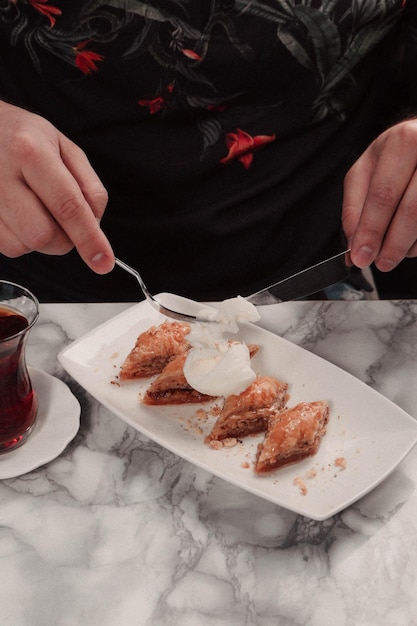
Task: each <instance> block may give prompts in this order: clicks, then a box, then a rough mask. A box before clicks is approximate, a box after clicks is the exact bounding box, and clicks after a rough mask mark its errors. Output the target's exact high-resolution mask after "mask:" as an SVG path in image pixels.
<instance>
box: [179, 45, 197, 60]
mask: <svg viewBox="0 0 417 626" xmlns="http://www.w3.org/2000/svg"><path fill="white" fill-rule="evenodd" d="M182 53H183V55H184V56H186V57H188V58H189V59H193V61H201V60H202V59H201V56H200V55H199V54H197V52H194V50H190V49H189V48H183V50H182Z"/></svg>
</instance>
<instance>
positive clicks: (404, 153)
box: [347, 132, 416, 267]
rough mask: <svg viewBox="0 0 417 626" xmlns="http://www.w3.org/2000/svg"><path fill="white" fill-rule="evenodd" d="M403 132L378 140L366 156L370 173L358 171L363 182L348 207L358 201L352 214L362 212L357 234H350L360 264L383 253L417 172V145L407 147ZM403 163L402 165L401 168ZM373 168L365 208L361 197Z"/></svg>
mask: <svg viewBox="0 0 417 626" xmlns="http://www.w3.org/2000/svg"><path fill="white" fill-rule="evenodd" d="M402 135H403V133H399V132H398V133H395V134H393V135H391V136H390V137H389V138H388V137H385V139H383V140H380V141H379V142H374V144H373V145H372V146H371V147H370V149H369V151H368V154H367V155H366V158H367V159H368V161H367V164H366V165H367V167H366V168H365V172H366V173H363V174H362V173H359V174H358V173H356V176H357V178H358V179H359V180H360V181H361V186H360V187H359V192H358V194H359V195H358V198H357V199H354V200H353V201H352V199H351V198H348V199H347V203H348V207H349V206H350V207H351V206H352V205H351V204H350V203H352V202H353V203H356V204H354V208H353V210H352V209H351V213H352V212H353V213H354V214H355V215H358V214H359V215H360V217H359V221H358V222H357V225H356V229H355V230H354V233H353V236H352V234H351V233H349V234H350V241H351V258H352V261H353V262H354V263H355V265H357V266H359V267H365V266H367V265H370V264H371V263H372V262H373V261H374V260H375V258H376V257H377V255H378V254H379V252H380V249H381V247H382V244H383V241H384V236H385V233H386V231H387V229H388V226H389V224H390V222H391V220H392V218H393V215H394V214H395V212H396V210H397V207H398V205H399V203H400V200H401V196H402V194H403V190H404V189H406V188H407V186H408V184H409V182H410V180H411V178H412V176H413V174H414V171H415V167H416V155H415V147H414V146H415V144H414V145H412V146H410V147H409V149H407V146H405V145H404V141H400V138H401V136H402ZM399 162H401V168H398V163H399ZM359 165H361V164H360V163H359ZM369 168H373V173H372V175H371V177H370V178H369V186H368V189H367V191H366V195H365V198H364V200H363V206H362V207H361V206H360V202H361V196H362V197H363V194H364V192H365V188H364V186H365V187H366V177H367V176H368V177H369ZM350 185H351V186H353V187H354V186H355V185H354V181H353V182H352V180H351V181H350ZM351 194H353V195H354V194H355V192H354V191H351ZM350 226H351V224H350Z"/></svg>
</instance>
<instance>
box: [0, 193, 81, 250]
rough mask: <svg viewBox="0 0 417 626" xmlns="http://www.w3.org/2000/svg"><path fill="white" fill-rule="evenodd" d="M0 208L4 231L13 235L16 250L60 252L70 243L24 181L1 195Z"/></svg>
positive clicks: (68, 247) (66, 248)
mask: <svg viewBox="0 0 417 626" xmlns="http://www.w3.org/2000/svg"><path fill="white" fill-rule="evenodd" d="M1 212H2V221H3V224H4V226H5V228H6V227H7V229H8V233H12V234H13V239H15V240H17V241H19V243H20V247H21V249H22V251H21V253H20V254H25V253H27V252H32V251H34V250H36V251H38V252H43V253H44V254H58V255H62V254H66V253H67V252H69V250H71V248H73V247H74V246H73V244H72V242H71V241H70V239H69V238H68V237H67V236H66V234H65V233H64V231H63V230H62V229H61V228H60V226H59V225H58V224H57V223H56V221H55V220H54V219H53V218H52V216H51V215H50V214H49V212H48V211H47V210H46V208H45V207H44V206H43V204H42V203H41V202H40V201H39V198H38V197H37V196H36V195H35V194H34V193H33V191H32V190H31V189H28V188H27V187H26V185H25V184H24V183H18V184H17V185H16V186H15V187H13V195H12V196H11V197H8V196H7V194H5V195H4V197H3V198H2V204H1ZM2 249H4V246H3V248H2ZM16 256H19V254H17V255H16Z"/></svg>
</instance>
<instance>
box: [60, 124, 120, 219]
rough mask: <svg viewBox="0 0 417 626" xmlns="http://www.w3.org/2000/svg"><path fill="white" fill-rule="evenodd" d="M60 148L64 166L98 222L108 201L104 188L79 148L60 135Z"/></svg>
mask: <svg viewBox="0 0 417 626" xmlns="http://www.w3.org/2000/svg"><path fill="white" fill-rule="evenodd" d="M60 148H61V159H62V161H63V163H64V165H65V166H66V167H67V169H68V170H69V172H71V174H72V176H73V177H74V179H75V180H76V181H77V183H78V185H79V187H80V189H81V192H82V194H83V196H84V198H85V199H86V201H87V204H88V205H89V206H90V208H91V210H92V212H93V214H94V216H95V217H96V218H98V219H99V220H100V219H101V218H102V217H103V214H104V211H105V209H106V206H107V201H108V194H107V190H106V188H105V187H104V185H103V183H102V182H101V180H100V178H99V177H98V175H97V174H96V172H95V170H94V169H93V168H92V167H91V164H90V162H89V160H88V158H87V155H86V154H85V152H84V151H83V150H81V148H79V147H78V146H77V145H75V144H74V143H73V142H72V141H70V140H69V139H67V138H66V137H65V136H62V135H61V136H60Z"/></svg>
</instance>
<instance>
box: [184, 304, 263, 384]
mask: <svg viewBox="0 0 417 626" xmlns="http://www.w3.org/2000/svg"><path fill="white" fill-rule="evenodd" d="M259 319H260V316H259V314H258V311H257V310H256V307H255V306H254V305H253V304H251V303H249V302H247V301H246V300H245V299H244V298H241V297H240V296H238V297H237V298H230V299H228V300H225V301H223V302H221V303H220V304H219V305H218V308H217V310H215V311H214V312H213V314H212V315H211V314H210V320H213V321H216V322H218V323H217V324H213V323H212V322H211V323H210V324H193V325H192V328H191V332H190V333H189V335H188V336H187V339H188V340H189V342H190V344H191V346H192V347H191V350H190V351H189V352H188V354H187V358H186V360H185V364H184V375H185V378H186V380H187V382H188V383H189V384H190V385H191V386H192V387H193V388H194V389H196V390H197V391H199V392H200V393H204V394H208V395H210V396H229V395H232V394H235V395H237V394H239V393H241V392H242V391H244V390H245V389H246V388H247V387H248V386H249V385H250V384H251V383H252V382H253V381H254V380H255V378H256V374H255V372H254V371H253V369H252V367H251V358H250V354H249V348H248V346H247V345H246V344H245V343H241V342H236V341H235V342H231V341H228V340H227V339H226V338H225V337H224V333H225V332H230V333H237V332H238V330H239V324H241V323H244V322H256V321H258V320H259Z"/></svg>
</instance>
